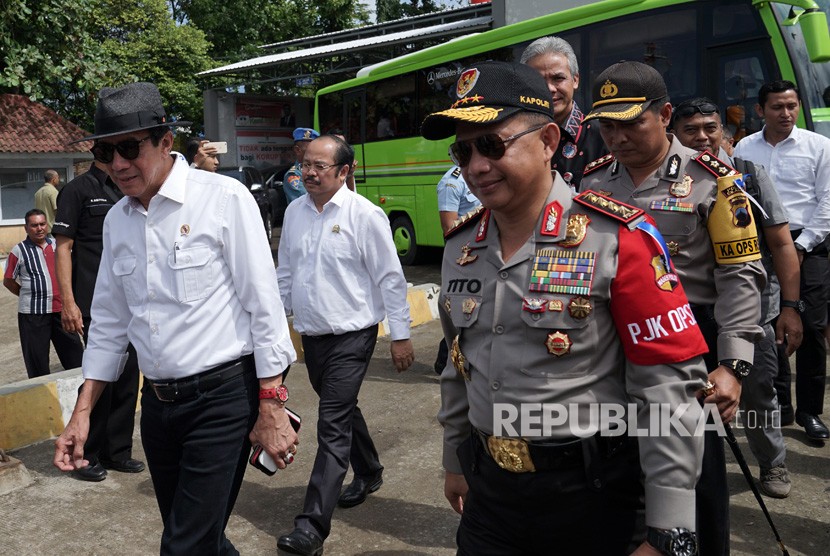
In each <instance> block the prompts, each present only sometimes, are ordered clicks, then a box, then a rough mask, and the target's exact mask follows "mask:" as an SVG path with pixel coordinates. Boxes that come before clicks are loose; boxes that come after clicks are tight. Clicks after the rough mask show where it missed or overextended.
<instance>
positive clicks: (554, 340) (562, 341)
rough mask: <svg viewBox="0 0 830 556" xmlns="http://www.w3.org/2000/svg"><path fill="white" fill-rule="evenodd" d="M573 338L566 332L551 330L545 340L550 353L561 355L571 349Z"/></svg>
mask: <svg viewBox="0 0 830 556" xmlns="http://www.w3.org/2000/svg"><path fill="white" fill-rule="evenodd" d="M571 345H572V343H571V339H570V338H569V337H568V335H567V334H565V333H564V332H551V333H550V334H548V339H547V340H545V347H547V348H548V353H551V354H553V355H555V356H557V357H561V356H563V355H565V354H567V353H569V352H570V351H571Z"/></svg>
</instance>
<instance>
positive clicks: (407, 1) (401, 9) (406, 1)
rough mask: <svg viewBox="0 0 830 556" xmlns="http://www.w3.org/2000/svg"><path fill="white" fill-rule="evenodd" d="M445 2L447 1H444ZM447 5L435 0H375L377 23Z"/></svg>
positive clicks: (442, 7)
mask: <svg viewBox="0 0 830 556" xmlns="http://www.w3.org/2000/svg"><path fill="white" fill-rule="evenodd" d="M455 3H456V4H458V3H460V2H458V1H456V2H455ZM444 4H447V2H444ZM446 7H449V6H447V5H441V3H439V2H438V1H437V0H377V7H376V10H377V20H378V23H381V22H384V21H393V20H395V19H401V18H402V17H412V16H416V15H422V14H428V13H432V12H437V11H440V10H443V9H445V8H446ZM455 7H457V6H455Z"/></svg>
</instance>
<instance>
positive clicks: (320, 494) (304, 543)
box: [277, 135, 414, 556]
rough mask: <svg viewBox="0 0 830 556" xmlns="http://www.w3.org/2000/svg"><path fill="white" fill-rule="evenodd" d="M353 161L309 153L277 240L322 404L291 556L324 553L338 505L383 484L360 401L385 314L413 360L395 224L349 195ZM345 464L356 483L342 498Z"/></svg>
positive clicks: (328, 151)
mask: <svg viewBox="0 0 830 556" xmlns="http://www.w3.org/2000/svg"><path fill="white" fill-rule="evenodd" d="M353 160H354V150H353V149H352V148H351V147H350V146H349V145H348V144H347V143H346V142H344V141H343V140H341V139H340V138H338V137H335V136H332V135H325V136H322V137H320V138H319V139H315V140H314V141H312V142H311V143H310V144H309V145H308V148H307V149H306V152H305V157H304V159H303V163H302V171H303V183H304V184H305V188H306V190H307V191H308V195H306V196H304V197H301V198H300V199H298V200H297V202H295V203H291V204H290V205H289V206H288V208H287V209H286V211H285V221H284V223H283V228H282V236H281V238H280V247H279V264H278V266H277V277H278V280H279V286H280V292H281V295H282V302H283V305H284V306H285V309H286V311H287V312H293V314H294V329H295V330H296V331H297V332H298V333H299V334H300V335H301V336H302V342H303V351H304V352H305V360H306V367H307V368H308V376H309V381H310V382H311V386H312V387H313V388H314V391H315V392H317V394H318V395H319V396H320V407H319V419H318V423H317V442H318V448H317V456H316V459H315V460H314V468H313V470H312V472H311V478H310V480H309V484H308V489H307V490H306V497H305V504H304V507H303V512H302V513H301V514H299V515H298V516H297V517H296V518H295V519H294V526H295V528H294V530H293V531H292V532H291V533H289V534H288V535H284V536H282V537H280V539H279V542H278V543H277V546H278V547H279V548H280V550H282V551H284V552H287V553H289V554H302V555H314V556H316V555H319V554H322V552H323V541H324V540H325V539H326V537H328V535H329V532H330V530H331V517H332V514H333V512H334V507H335V505H339V506H341V507H344V508H348V507H352V506H356V505H358V504H360V503H362V502H363V501H364V500H365V499H366V497H367V496H368V495H369V493H371V492H374V491H376V490H377V489H378V488H380V486H381V484H383V478H382V473H383V466H382V465H381V464H380V461H379V459H378V454H377V450H376V449H375V445H374V443H373V442H372V438H371V436H370V435H369V429H368V427H367V426H366V421H365V420H364V418H363V414H362V413H361V412H360V408H359V407H358V406H357V396H358V393H359V391H360V386H361V384H362V382H363V377H364V376H365V375H366V369H367V368H368V366H369V361H370V359H371V357H372V353H373V351H374V349H375V343H376V341H377V334H378V323H379V322H380V321H381V320H383V317H384V315H385V316H387V317H388V322H389V330H390V336H391V339H392V342H391V352H392V361H393V363H394V365H395V368H396V369H397V370H398V372H401V371H405V370H406V369H407V368H409V366H410V365H411V364H412V362H413V361H414V352H413V348H412V342H411V341H410V340H409V305H408V304H407V301H406V293H407V287H406V279H405V278H404V275H403V270H402V268H401V264H400V262H399V260H398V257H397V254H396V252H395V246H394V244H393V243H392V233H391V230H390V228H389V220H388V219H387V217H386V215H385V214H384V212H383V211H382V210H381V209H380V208H378V207H377V206H375V205H373V204H372V203H371V202H369V201H368V200H367V199H365V198H364V197H362V196H360V195H358V194H356V193H354V192H352V191H349V189H348V188H347V187H346V184H345V182H346V177H347V175H348V173H349V167H350V165H351V163H352V161H353ZM349 463H351V466H352V469H353V470H354V481H353V482H352V484H351V485H350V486H349V487H348V488H346V490H345V491H344V492H343V493H342V495H341V494H340V487H341V486H342V484H343V479H344V478H345V476H346V472H347V471H348V468H349Z"/></svg>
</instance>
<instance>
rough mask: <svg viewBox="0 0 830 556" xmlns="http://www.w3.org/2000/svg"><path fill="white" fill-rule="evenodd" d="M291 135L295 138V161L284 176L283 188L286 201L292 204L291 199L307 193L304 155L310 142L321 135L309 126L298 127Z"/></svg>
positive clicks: (293, 148) (293, 149)
mask: <svg viewBox="0 0 830 556" xmlns="http://www.w3.org/2000/svg"><path fill="white" fill-rule="evenodd" d="M291 136H292V137H293V138H294V147H292V151H293V153H294V157H295V161H294V164H293V165H292V166H291V168H289V169H288V171H286V172H285V177H284V178H283V181H282V183H283V190H284V191H285V198H286V201H287V202H288V203H289V204H290V203H291V201H293V200H294V199H297V198H299V197H302V196H303V195H305V194H306V190H305V186H304V185H303V156H304V155H305V149H306V147H308V144H309V143H311V142H312V141H314V140H315V139H317V138H318V137H320V134H319V133H317V131H316V130H314V129H311V128H308V127H298V128H297V129H295V130H294V131H293V132H292V134H291Z"/></svg>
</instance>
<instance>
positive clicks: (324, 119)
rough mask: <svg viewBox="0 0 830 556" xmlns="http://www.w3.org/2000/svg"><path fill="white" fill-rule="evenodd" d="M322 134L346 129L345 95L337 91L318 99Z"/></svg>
mask: <svg viewBox="0 0 830 556" xmlns="http://www.w3.org/2000/svg"><path fill="white" fill-rule="evenodd" d="M317 111H318V114H319V122H320V129H319V131H320V133H322V134H326V133H328V132H329V131H331V130H332V129H343V130H345V129H346V126H345V125H343V93H342V92H340V91H336V92H333V93H329V94H327V95H321V96H320V98H319V99H318V106H317Z"/></svg>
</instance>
